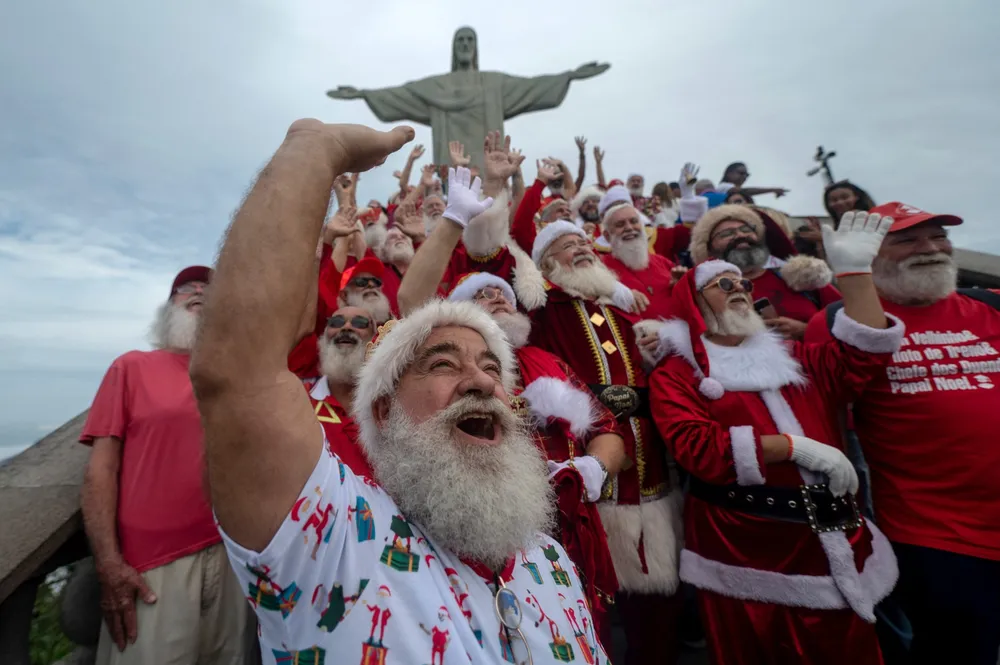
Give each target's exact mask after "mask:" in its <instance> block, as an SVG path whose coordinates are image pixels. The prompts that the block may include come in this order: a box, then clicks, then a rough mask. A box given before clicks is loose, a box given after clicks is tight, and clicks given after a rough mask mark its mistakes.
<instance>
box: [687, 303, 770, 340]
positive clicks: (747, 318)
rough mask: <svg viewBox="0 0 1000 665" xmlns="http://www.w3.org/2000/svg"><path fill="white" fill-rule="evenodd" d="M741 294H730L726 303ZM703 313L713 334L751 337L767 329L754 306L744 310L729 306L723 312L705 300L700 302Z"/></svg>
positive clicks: (706, 326)
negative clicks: (710, 305)
mask: <svg viewBox="0 0 1000 665" xmlns="http://www.w3.org/2000/svg"><path fill="white" fill-rule="evenodd" d="M738 297H740V296H738V295H735V296H730V297H729V299H727V300H726V304H728V303H729V302H730V300H731V299H733V298H738ZM698 307H699V308H700V309H701V315H702V317H703V318H704V319H705V329H706V330H707V331H708V332H709V334H712V335H732V336H734V337H750V336H752V335H756V334H757V333H759V332H762V331H764V330H766V329H767V324H765V323H764V319H762V318H761V317H760V314H758V313H757V312H756V311H755V310H754V309H753V307H750V308H748V309H747V310H746V311H744V312H738V311H736V310H735V309H729V308H728V307H727V308H726V309H725V310H723V311H722V313H718V312H714V311H713V310H712V309H711V308H710V307H709V306H708V305H707V304H705V303H704V302H699V303H698Z"/></svg>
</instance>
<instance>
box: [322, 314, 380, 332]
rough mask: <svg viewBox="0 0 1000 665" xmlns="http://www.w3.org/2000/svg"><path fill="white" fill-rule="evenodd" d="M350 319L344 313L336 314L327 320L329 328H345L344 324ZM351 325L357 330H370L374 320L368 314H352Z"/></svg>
mask: <svg viewBox="0 0 1000 665" xmlns="http://www.w3.org/2000/svg"><path fill="white" fill-rule="evenodd" d="M347 321H348V319H347V317H346V316H344V315H343V314H334V315H333V316H331V317H330V318H329V319H327V320H326V327H327V328H343V327H344V324H346V323H347ZM350 321H351V327H352V328H354V329H355V330H368V328H369V327H370V326H371V324H372V320H371V319H369V318H368V317H367V316H352V317H351V318H350Z"/></svg>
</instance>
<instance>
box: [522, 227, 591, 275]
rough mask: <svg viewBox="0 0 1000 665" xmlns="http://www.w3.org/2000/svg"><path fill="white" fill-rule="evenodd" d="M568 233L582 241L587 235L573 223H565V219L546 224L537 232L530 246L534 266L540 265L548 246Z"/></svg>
mask: <svg viewBox="0 0 1000 665" xmlns="http://www.w3.org/2000/svg"><path fill="white" fill-rule="evenodd" d="M568 233H573V234H575V235H578V236H580V237H581V238H583V239H586V238H587V234H586V233H584V232H583V229H581V228H580V227H578V226H577V225H576V224H574V223H573V222H567V221H566V220H565V219H560V220H557V221H555V222H552V223H551V224H547V225H546V226H545V227H544V228H543V229H542V230H541V231H539V232H538V235H536V236H535V244H534V245H532V246H531V260H532V261H534V262H535V265H536V266H540V265H541V263H542V257H543V256H545V250H547V249H548V248H549V245H551V244H552V243H554V242H555V241H556V239H558V238H561V237H562V236H564V235H566V234H568Z"/></svg>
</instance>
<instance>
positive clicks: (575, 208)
mask: <svg viewBox="0 0 1000 665" xmlns="http://www.w3.org/2000/svg"><path fill="white" fill-rule="evenodd" d="M603 196H604V192H602V191H601V188H600V187H595V186H594V185H590V186H588V187H584V188H583V189H581V190H580V192H579V193H578V194H577V195H576V196H574V197H573V200H572V201H571V202H570V204H569V209H570V212H572V213H573V216H574V217H578V216H579V215H580V207H581V206H583V203H584V201H586V200H587V199H598V200H600V199H601V197H603ZM579 221H580V225H581V226H583V220H582V219H580V220H579Z"/></svg>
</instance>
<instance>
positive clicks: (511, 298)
mask: <svg viewBox="0 0 1000 665" xmlns="http://www.w3.org/2000/svg"><path fill="white" fill-rule="evenodd" d="M487 286H494V287H496V288H498V289H500V290H501V291H503V295H504V297H505V298H506V299H507V302H509V303H510V304H511V305H513V306H514V307H517V296H515V295H514V289H513V288H511V286H510V284H508V283H507V280H505V279H502V278H501V277H499V276H497V275H494V274H492V273H488V272H470V273H466V274H464V275H462V276H461V277H460V278H459V280H458V283H457V284H455V287H454V288H453V289H452V290H451V293H449V294H448V300H450V301H451V302H461V301H471V300H472V299H473V298H474V297H475V296H476V294H477V293H479V292H480V291H481V290H483V289H485V288H486V287H487Z"/></svg>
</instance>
